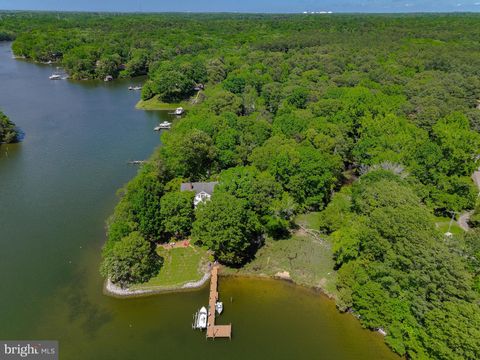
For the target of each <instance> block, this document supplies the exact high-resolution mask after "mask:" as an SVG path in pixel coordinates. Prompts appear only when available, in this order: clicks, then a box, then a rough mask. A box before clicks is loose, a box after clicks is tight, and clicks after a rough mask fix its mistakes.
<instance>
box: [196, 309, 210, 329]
mask: <svg viewBox="0 0 480 360" xmlns="http://www.w3.org/2000/svg"><path fill="white" fill-rule="evenodd" d="M207 321H208V312H207V309H206V308H205V306H203V307H202V308H201V309H200V310H199V311H198V313H197V317H196V323H195V328H196V329H201V330H203V329H206V328H207Z"/></svg>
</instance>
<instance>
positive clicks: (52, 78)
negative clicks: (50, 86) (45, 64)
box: [48, 74, 62, 80]
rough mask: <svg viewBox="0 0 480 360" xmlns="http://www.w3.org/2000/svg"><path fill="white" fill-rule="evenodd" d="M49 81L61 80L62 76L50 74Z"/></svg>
mask: <svg viewBox="0 0 480 360" xmlns="http://www.w3.org/2000/svg"><path fill="white" fill-rule="evenodd" d="M48 78H49V79H50V80H62V75H58V74H52V75H50V76H49V77H48Z"/></svg>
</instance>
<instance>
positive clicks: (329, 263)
mask: <svg viewBox="0 0 480 360" xmlns="http://www.w3.org/2000/svg"><path fill="white" fill-rule="evenodd" d="M296 223H297V224H298V225H299V226H300V228H299V229H298V230H297V231H295V232H294V233H292V236H291V237H290V238H288V239H285V240H273V239H270V238H269V239H267V240H266V242H265V245H264V246H263V247H262V248H261V249H260V250H259V251H258V252H257V254H256V257H255V259H254V260H253V261H252V262H250V263H248V264H247V265H245V266H244V267H243V268H241V269H225V270H224V273H225V274H230V275H245V276H269V277H282V278H287V277H286V276H285V275H287V274H286V272H288V276H289V277H290V279H291V280H292V281H293V282H294V283H296V284H298V285H303V286H308V287H314V288H319V289H321V290H322V291H324V292H325V293H326V294H327V295H329V296H335V295H336V272H335V271H334V270H333V266H334V261H333V257H332V247H331V243H330V241H329V239H328V238H327V237H324V236H322V235H320V234H319V233H318V232H317V231H315V230H313V229H318V228H319V226H318V223H319V215H318V213H310V214H305V215H301V216H299V217H297V219H296Z"/></svg>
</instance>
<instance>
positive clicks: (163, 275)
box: [132, 246, 209, 290]
mask: <svg viewBox="0 0 480 360" xmlns="http://www.w3.org/2000/svg"><path fill="white" fill-rule="evenodd" d="M157 253H158V254H159V255H160V256H161V257H162V258H163V266H162V268H161V269H160V272H159V273H158V275H157V276H155V277H153V278H152V279H150V280H149V281H148V282H146V283H144V284H137V285H134V286H132V290H136V289H162V288H176V287H181V286H182V285H185V284H186V283H189V282H194V281H199V280H200V279H201V278H202V277H203V275H204V271H202V270H203V268H204V267H205V265H206V264H207V262H208V260H209V254H208V252H207V251H206V250H204V249H202V248H199V247H196V246H189V247H187V248H174V249H169V250H166V249H164V248H162V247H159V248H157Z"/></svg>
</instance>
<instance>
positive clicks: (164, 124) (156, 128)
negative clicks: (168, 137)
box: [153, 121, 172, 131]
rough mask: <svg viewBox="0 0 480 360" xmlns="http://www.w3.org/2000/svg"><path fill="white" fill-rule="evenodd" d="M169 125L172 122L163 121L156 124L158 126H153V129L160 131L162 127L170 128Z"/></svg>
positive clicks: (170, 125)
mask: <svg viewBox="0 0 480 360" xmlns="http://www.w3.org/2000/svg"><path fill="white" fill-rule="evenodd" d="M171 127H172V123H169V122H168V121H164V122H162V123H160V124H158V126H157V127H155V128H154V129H153V130H155V131H160V130H162V129H170V128H171Z"/></svg>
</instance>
